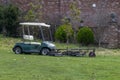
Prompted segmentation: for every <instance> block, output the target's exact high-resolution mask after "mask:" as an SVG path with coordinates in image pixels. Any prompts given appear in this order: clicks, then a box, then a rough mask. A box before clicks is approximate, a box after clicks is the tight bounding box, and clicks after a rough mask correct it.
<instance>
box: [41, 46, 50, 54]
mask: <svg viewBox="0 0 120 80" xmlns="http://www.w3.org/2000/svg"><path fill="white" fill-rule="evenodd" d="M49 52H50V49H48V48H43V49H42V50H41V52H40V53H41V54H42V55H47V54H48V53H49Z"/></svg>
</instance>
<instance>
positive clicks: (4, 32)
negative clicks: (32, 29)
mask: <svg viewBox="0 0 120 80" xmlns="http://www.w3.org/2000/svg"><path fill="white" fill-rule="evenodd" d="M2 33H3V36H6V35H7V30H6V27H5V26H3V28H2Z"/></svg>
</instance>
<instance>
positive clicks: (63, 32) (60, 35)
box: [55, 24, 73, 42]
mask: <svg viewBox="0 0 120 80" xmlns="http://www.w3.org/2000/svg"><path fill="white" fill-rule="evenodd" d="M72 36H73V30H72V27H71V25H70V24H63V25H61V26H60V27H58V29H57V30H56V32H55V39H56V40H58V41H60V42H69V41H70V39H71V37H72Z"/></svg>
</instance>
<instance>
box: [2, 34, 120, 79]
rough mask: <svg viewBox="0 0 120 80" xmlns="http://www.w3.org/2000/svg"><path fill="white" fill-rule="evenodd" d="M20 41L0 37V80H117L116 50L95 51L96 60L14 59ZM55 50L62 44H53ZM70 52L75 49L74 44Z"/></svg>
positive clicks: (119, 62)
mask: <svg viewBox="0 0 120 80" xmlns="http://www.w3.org/2000/svg"><path fill="white" fill-rule="evenodd" d="M19 41H20V39H13V38H5V37H4V38H3V37H2V36H0V80H119V79H120V76H119V75H120V50H119V49H104V48H97V49H96V54H97V57H96V58H89V57H87V56H86V57H51V56H40V55H25V54H22V55H16V54H14V53H13V52H12V50H11V49H12V47H13V45H14V43H15V42H19ZM56 45H57V47H58V48H66V47H67V46H66V45H65V44H58V43H56ZM69 47H70V48H74V47H77V46H76V45H74V44H70V45H69Z"/></svg>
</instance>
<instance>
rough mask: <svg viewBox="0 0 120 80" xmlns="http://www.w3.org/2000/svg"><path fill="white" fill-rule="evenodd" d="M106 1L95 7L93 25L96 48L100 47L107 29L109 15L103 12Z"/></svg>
mask: <svg viewBox="0 0 120 80" xmlns="http://www.w3.org/2000/svg"><path fill="white" fill-rule="evenodd" d="M107 2H108V0H105V1H103V2H102V1H100V2H99V4H98V5H97V6H96V7H95V11H96V15H95V17H96V18H95V23H96V26H97V28H96V30H95V34H96V40H97V42H98V46H99V47H100V46H101V43H102V42H103V41H104V40H105V38H106V36H105V31H106V29H107V28H108V27H107V25H108V23H109V13H108V11H106V10H105V8H106V4H107Z"/></svg>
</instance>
